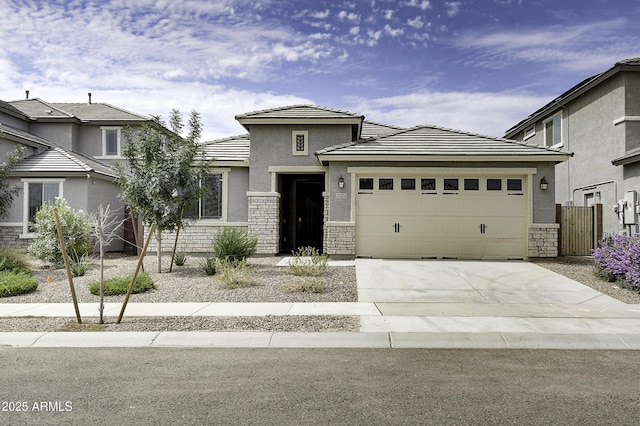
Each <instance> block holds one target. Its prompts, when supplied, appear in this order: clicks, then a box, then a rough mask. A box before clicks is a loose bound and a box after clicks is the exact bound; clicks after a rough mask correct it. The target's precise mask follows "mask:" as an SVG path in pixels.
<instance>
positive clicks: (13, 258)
mask: <svg viewBox="0 0 640 426" xmlns="http://www.w3.org/2000/svg"><path fill="white" fill-rule="evenodd" d="M0 271H14V272H30V271H31V267H30V265H29V260H28V259H27V256H26V255H25V254H23V253H21V252H19V251H17V250H14V249H11V248H8V247H4V248H0Z"/></svg>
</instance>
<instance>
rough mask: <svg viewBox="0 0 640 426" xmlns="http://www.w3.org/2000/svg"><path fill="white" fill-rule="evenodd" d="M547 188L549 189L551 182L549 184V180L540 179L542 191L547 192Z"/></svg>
mask: <svg viewBox="0 0 640 426" xmlns="http://www.w3.org/2000/svg"><path fill="white" fill-rule="evenodd" d="M547 188H549V182H547V179H545V177H544V176H543V177H542V179H540V189H542V190H543V191H546V190H547Z"/></svg>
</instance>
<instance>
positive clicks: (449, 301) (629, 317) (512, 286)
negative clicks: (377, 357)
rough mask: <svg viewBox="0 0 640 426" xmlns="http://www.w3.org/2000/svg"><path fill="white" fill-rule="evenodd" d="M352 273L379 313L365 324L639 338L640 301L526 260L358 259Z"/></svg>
mask: <svg viewBox="0 0 640 426" xmlns="http://www.w3.org/2000/svg"><path fill="white" fill-rule="evenodd" d="M356 274H357V279H358V300H359V302H373V303H374V304H375V306H376V307H377V308H378V310H379V311H380V313H381V314H382V315H381V316H377V317H362V321H361V330H362V331H368V332H389V333H407V332H408V333H427V334H428V335H429V336H433V333H443V332H444V333H518V338H521V336H522V335H524V336H527V337H530V336H535V335H540V333H542V334H558V335H562V334H571V335H574V334H583V335H587V334H589V335H603V336H606V338H607V339H608V338H610V337H613V336H614V335H620V334H633V335H634V336H633V339H634V342H635V341H636V340H637V339H638V338H640V335H638V334H637V333H638V330H640V305H627V304H625V303H623V302H620V301H618V300H616V299H613V298H611V297H609V296H606V295H604V294H602V293H600V292H598V291H596V290H593V289H592V288H590V287H587V286H585V285H583V284H580V283H578V282H576V281H573V280H571V279H569V278H566V277H564V276H562V275H559V274H556V273H555V272H552V271H549V270H547V269H544V268H542V267H540V266H537V265H535V264H532V263H529V262H524V261H505V262H499V261H459V260H384V259H357V260H356ZM520 333H524V334H520ZM412 338H414V339H419V338H420V337H418V336H415V335H414V336H412ZM502 339H504V335H503V336H501V337H500V340H502Z"/></svg>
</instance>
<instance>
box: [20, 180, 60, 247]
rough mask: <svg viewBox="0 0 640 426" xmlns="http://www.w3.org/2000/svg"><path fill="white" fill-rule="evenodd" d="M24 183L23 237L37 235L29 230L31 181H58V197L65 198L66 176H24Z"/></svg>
mask: <svg viewBox="0 0 640 426" xmlns="http://www.w3.org/2000/svg"><path fill="white" fill-rule="evenodd" d="M20 181H21V182H22V184H23V189H22V197H23V198H22V235H21V237H23V238H24V237H35V235H36V234H35V232H31V231H29V184H30V183H43V184H44V183H57V184H58V197H57V198H64V192H63V190H64V182H65V181H66V179H65V178H23V179H20Z"/></svg>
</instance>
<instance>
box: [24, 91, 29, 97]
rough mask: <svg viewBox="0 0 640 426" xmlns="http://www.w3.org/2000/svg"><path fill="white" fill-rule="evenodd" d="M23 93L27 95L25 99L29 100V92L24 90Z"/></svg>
mask: <svg viewBox="0 0 640 426" xmlns="http://www.w3.org/2000/svg"><path fill="white" fill-rule="evenodd" d="M25 93H26V94H27V99H29V91H28V90H25Z"/></svg>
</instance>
